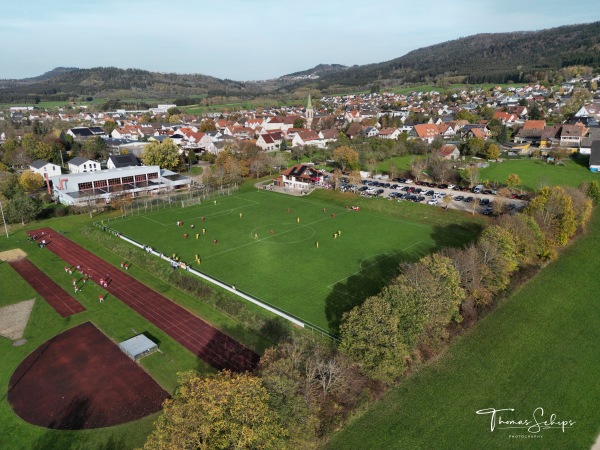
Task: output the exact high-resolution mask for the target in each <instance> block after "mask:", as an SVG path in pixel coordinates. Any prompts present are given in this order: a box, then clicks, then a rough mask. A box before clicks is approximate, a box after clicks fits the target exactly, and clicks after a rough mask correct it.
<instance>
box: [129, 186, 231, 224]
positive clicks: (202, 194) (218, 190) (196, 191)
mask: <svg viewBox="0 0 600 450" xmlns="http://www.w3.org/2000/svg"><path fill="white" fill-rule="evenodd" d="M238 191H239V185H237V184H232V185H227V186H218V187H212V186H202V185H201V186H198V185H193V186H191V187H190V188H189V189H187V190H185V191H167V192H163V193H160V194H154V195H149V196H144V197H137V198H134V199H133V200H132V201H131V202H130V203H128V204H125V205H123V206H122V208H121V211H122V213H123V216H132V215H139V214H145V213H148V212H153V211H160V210H163V209H169V208H173V207H181V208H185V207H186V206H193V205H199V204H201V203H202V202H203V201H208V200H214V199H216V198H219V197H223V196H227V195H233V194H236V193H237V192H238Z"/></svg>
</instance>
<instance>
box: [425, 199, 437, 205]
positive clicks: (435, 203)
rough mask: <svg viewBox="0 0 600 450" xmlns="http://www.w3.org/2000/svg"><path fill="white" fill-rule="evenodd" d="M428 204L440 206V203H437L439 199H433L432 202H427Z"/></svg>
mask: <svg viewBox="0 0 600 450" xmlns="http://www.w3.org/2000/svg"><path fill="white" fill-rule="evenodd" d="M427 204H428V205H437V204H438V201H437V199H435V198H432V199H431V200H429V201H428V202H427Z"/></svg>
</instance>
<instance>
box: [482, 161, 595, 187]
mask: <svg viewBox="0 0 600 450" xmlns="http://www.w3.org/2000/svg"><path fill="white" fill-rule="evenodd" d="M564 163H565V164H564V166H555V165H553V164H548V163H547V162H545V161H543V160H540V159H517V160H505V161H502V162H500V163H496V162H490V165H489V167H486V168H485V169H481V171H480V179H481V180H483V181H485V180H488V181H492V182H498V183H504V181H505V180H506V177H508V175H510V174H511V173H516V174H517V175H519V178H521V182H522V184H521V186H519V187H521V188H522V189H524V190H527V191H532V192H535V191H538V190H540V189H541V188H542V187H544V186H556V185H560V186H571V187H577V186H579V185H580V184H581V183H582V182H584V181H593V180H599V179H600V176H599V175H598V174H597V173H592V172H590V171H589V169H588V165H587V158H586V157H582V158H580V159H579V160H577V161H572V160H567V161H565V162H564Z"/></svg>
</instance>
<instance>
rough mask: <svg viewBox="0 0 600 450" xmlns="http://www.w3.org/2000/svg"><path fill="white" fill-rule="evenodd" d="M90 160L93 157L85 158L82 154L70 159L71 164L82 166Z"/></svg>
mask: <svg viewBox="0 0 600 450" xmlns="http://www.w3.org/2000/svg"><path fill="white" fill-rule="evenodd" d="M88 161H91V159H88V158H83V157H81V156H76V157H75V158H73V159H70V160H69V164H73V165H75V166H80V165H82V164H84V163H86V162H88Z"/></svg>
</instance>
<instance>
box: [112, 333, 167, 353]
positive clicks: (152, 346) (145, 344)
mask: <svg viewBox="0 0 600 450" xmlns="http://www.w3.org/2000/svg"><path fill="white" fill-rule="evenodd" d="M119 347H120V348H121V350H123V351H124V352H125V353H126V354H127V355H129V357H130V358H133V359H137V358H139V357H141V356H144V355H145V354H147V353H149V352H151V351H153V350H156V349H158V345H156V343H155V342H153V341H152V340H150V339H149V338H147V337H146V336H144V335H143V334H138V335H137V336H134V337H132V338H131V339H127V340H126V341H123V342H121V343H120V344H119Z"/></svg>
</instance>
